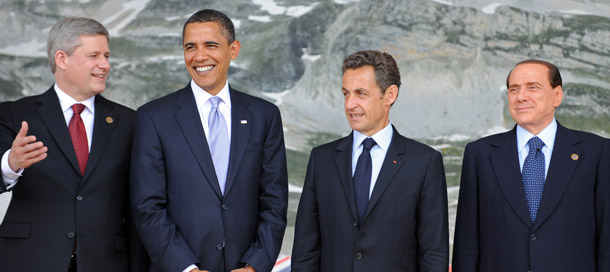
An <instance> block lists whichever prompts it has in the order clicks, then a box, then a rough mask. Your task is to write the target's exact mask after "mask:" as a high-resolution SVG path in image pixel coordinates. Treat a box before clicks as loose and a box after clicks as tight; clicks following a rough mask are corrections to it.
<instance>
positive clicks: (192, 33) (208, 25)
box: [184, 22, 228, 43]
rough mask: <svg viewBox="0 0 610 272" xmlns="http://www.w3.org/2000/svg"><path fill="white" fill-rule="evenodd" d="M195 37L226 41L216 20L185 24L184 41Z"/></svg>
mask: <svg viewBox="0 0 610 272" xmlns="http://www.w3.org/2000/svg"><path fill="white" fill-rule="evenodd" d="M196 39H206V40H213V41H217V42H220V41H221V40H222V41H225V42H228V41H227V39H226V38H225V37H224V35H223V33H222V28H221V27H220V24H219V23H217V22H203V23H202V22H196V23H190V24H187V25H186V27H185V28H184V42H185V43H186V42H189V41H192V40H196Z"/></svg>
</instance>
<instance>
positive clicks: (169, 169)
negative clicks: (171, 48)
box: [131, 84, 288, 272]
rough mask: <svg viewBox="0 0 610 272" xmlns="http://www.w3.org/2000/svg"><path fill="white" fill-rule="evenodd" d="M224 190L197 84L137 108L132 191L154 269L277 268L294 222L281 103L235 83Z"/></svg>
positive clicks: (143, 236) (137, 216) (133, 206)
mask: <svg viewBox="0 0 610 272" xmlns="http://www.w3.org/2000/svg"><path fill="white" fill-rule="evenodd" d="M230 95H231V120H232V123H231V126H232V127H231V148H230V149H231V150H230V155H229V168H228V175H227V183H226V186H225V194H224V196H223V195H222V194H221V191H220V186H219V184H218V180H217V178H216V173H215V170H214V165H213V162H212V156H211V154H210V151H209V147H208V145H207V141H206V138H205V133H204V131H203V127H202V124H201V119H200V118H199V112H198V111H197V105H196V102H195V97H194V95H193V91H192V90H191V87H190V84H189V85H187V86H186V87H185V88H184V89H181V90H179V91H177V92H174V93H172V94H169V95H167V96H165V97H162V98H160V99H158V100H155V101H152V102H150V103H148V104H146V105H144V106H142V107H141V108H140V109H138V112H137V122H136V130H135V136H134V149H133V156H132V158H133V159H132V165H133V167H132V171H131V195H132V208H133V213H134V217H135V219H136V222H137V228H138V232H139V233H140V236H141V237H142V240H143V242H144V245H145V247H146V249H147V250H148V252H149V254H150V256H151V259H152V261H153V263H154V267H152V271H182V270H183V269H185V268H186V267H187V266H189V265H191V264H197V265H199V267H200V268H201V269H203V270H209V271H212V272H218V271H220V270H222V269H223V268H224V269H226V271H230V270H232V269H236V268H239V267H241V264H240V263H248V264H250V265H252V266H253V267H254V268H256V269H257V270H258V271H271V269H272V268H273V265H274V264H275V260H276V259H277V256H278V254H279V251H280V246H281V242H282V237H283V235H284V230H285V227H286V210H287V205H288V177H287V171H286V154H285V149H284V136H283V131H282V121H281V118H280V112H279V109H278V108H277V107H276V106H275V105H273V104H271V103H269V102H268V101H265V100H263V99H260V98H256V97H254V96H250V95H247V94H244V93H241V92H238V91H236V90H234V89H232V88H230Z"/></svg>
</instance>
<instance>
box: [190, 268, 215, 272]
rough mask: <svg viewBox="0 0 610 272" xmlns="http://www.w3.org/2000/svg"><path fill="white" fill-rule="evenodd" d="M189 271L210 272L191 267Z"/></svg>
mask: <svg viewBox="0 0 610 272" xmlns="http://www.w3.org/2000/svg"><path fill="white" fill-rule="evenodd" d="M189 272H210V271H207V270H199V269H197V268H193V269H192V270H191V271H189Z"/></svg>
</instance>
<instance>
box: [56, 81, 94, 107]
mask: <svg viewBox="0 0 610 272" xmlns="http://www.w3.org/2000/svg"><path fill="white" fill-rule="evenodd" d="M53 88H54V89H55V93H56V94H57V98H59V105H60V106H61V111H62V112H65V111H67V110H68V109H69V108H70V107H72V105H74V104H77V103H80V104H83V105H85V109H89V111H90V112H93V109H94V107H95V95H94V96H92V97H89V98H87V99H85V100H83V101H76V99H74V98H72V97H71V96H69V95H68V94H67V93H66V92H64V91H63V90H62V89H60V88H59V86H57V83H55V85H54V86H53Z"/></svg>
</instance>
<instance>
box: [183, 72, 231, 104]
mask: <svg viewBox="0 0 610 272" xmlns="http://www.w3.org/2000/svg"><path fill="white" fill-rule="evenodd" d="M191 89H192V90H193V94H194V95H195V101H200V102H202V103H207V102H208V100H210V98H211V97H212V95H211V94H210V93H208V92H207V91H206V90H204V89H203V88H201V87H199V85H197V83H195V81H194V80H192V79H191ZM216 96H218V97H220V99H222V101H223V102H224V103H225V106H226V107H227V108H230V107H231V94H230V93H229V81H228V80H227V81H226V83H225V85H224V86H223V87H222V89H221V90H220V92H218V94H217V95H216ZM202 105H203V104H202Z"/></svg>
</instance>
